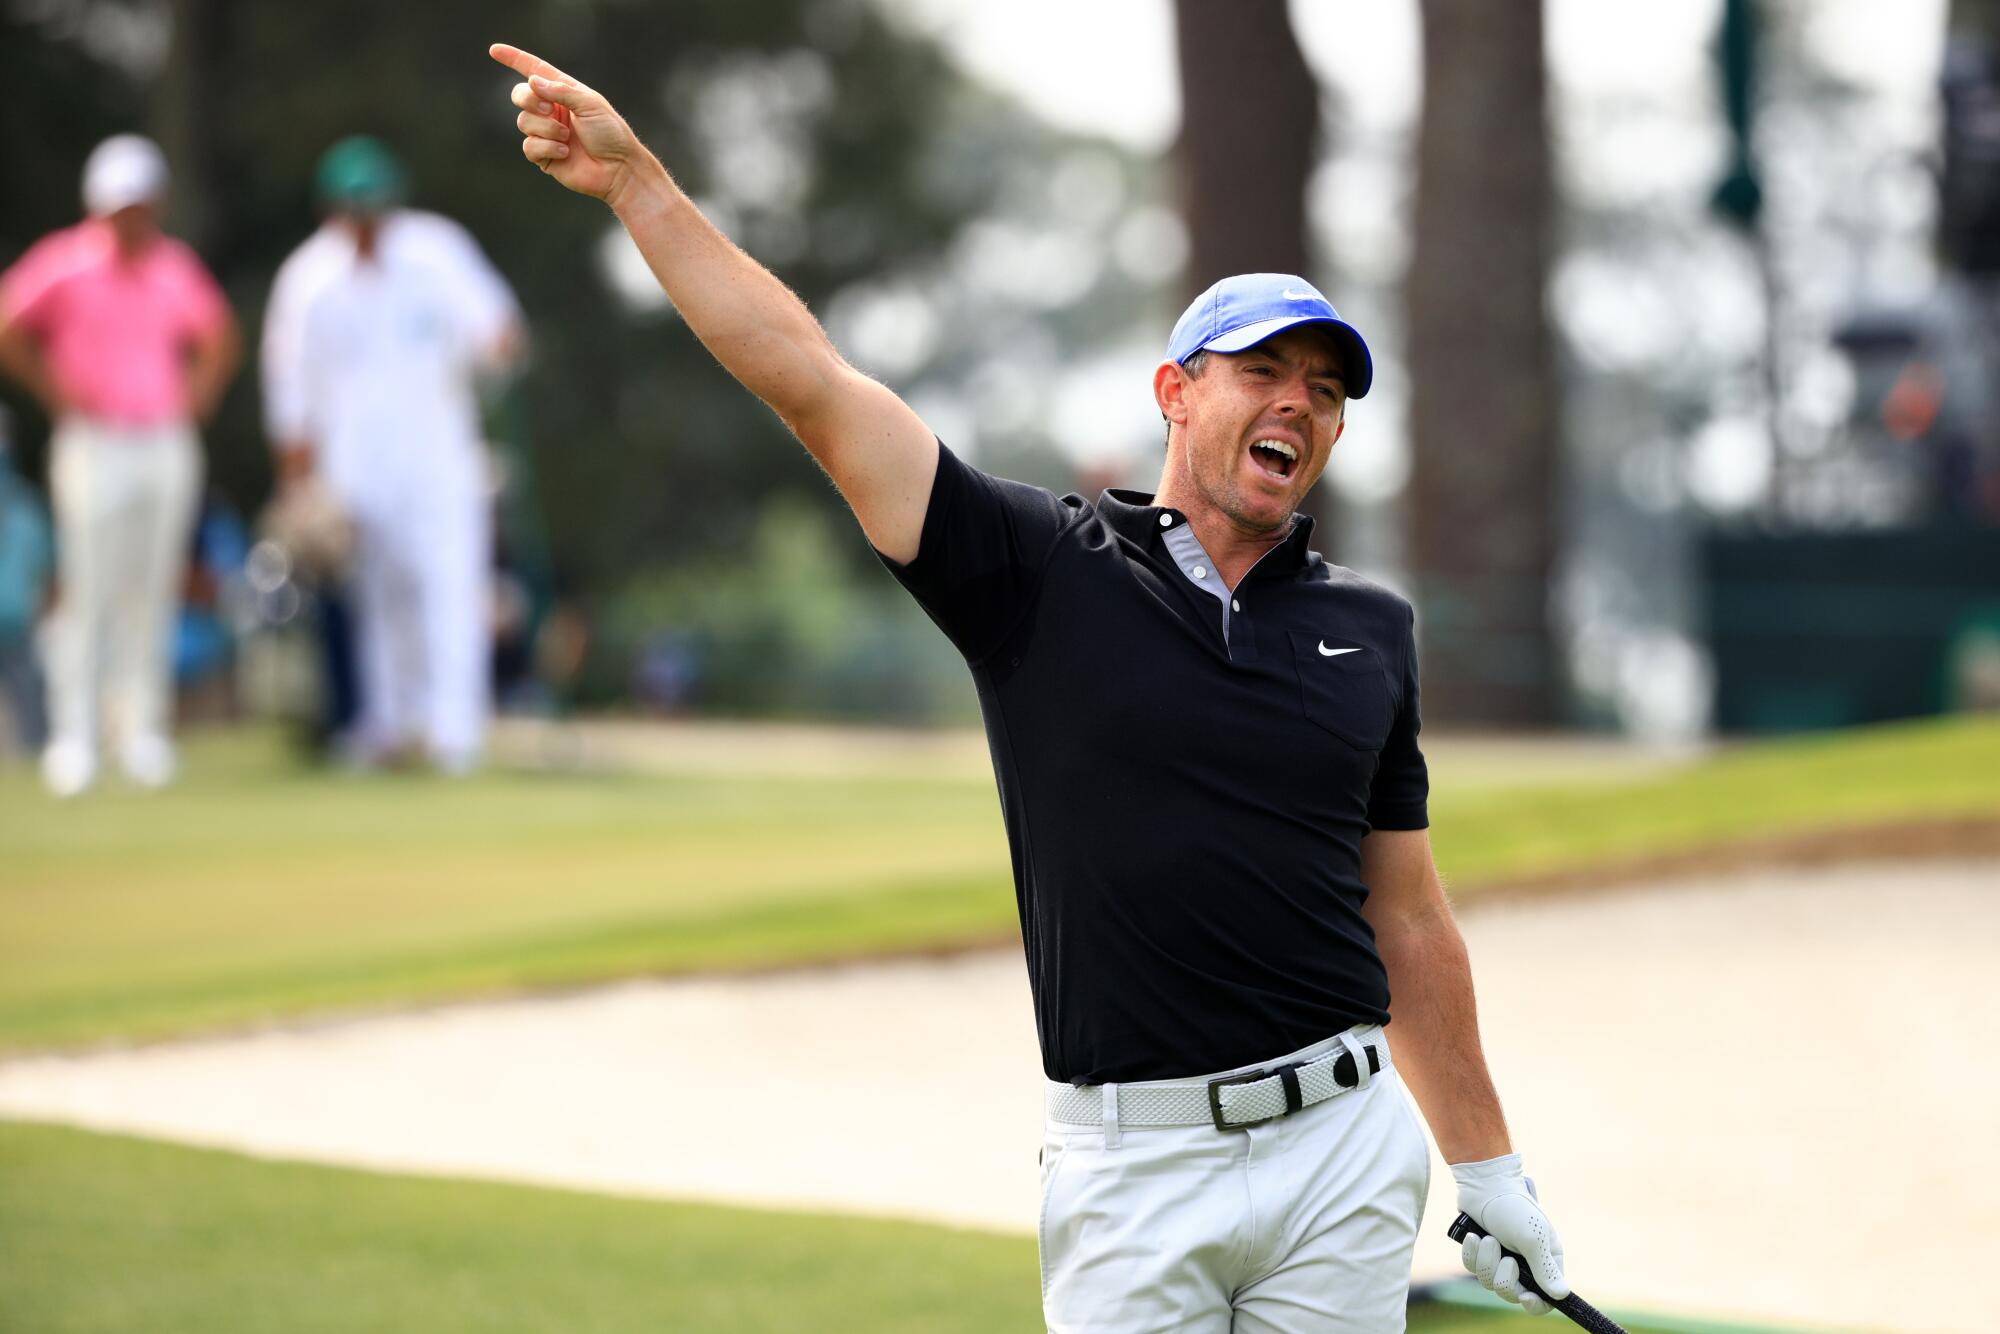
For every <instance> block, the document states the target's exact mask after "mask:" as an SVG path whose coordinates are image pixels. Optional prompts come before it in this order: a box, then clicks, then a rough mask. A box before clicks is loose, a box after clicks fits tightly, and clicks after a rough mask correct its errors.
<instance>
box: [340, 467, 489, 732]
mask: <svg viewBox="0 0 2000 1334" xmlns="http://www.w3.org/2000/svg"><path fill="white" fill-rule="evenodd" d="M353 509H354V512H355V517H356V520H357V522H358V525H359V527H358V531H357V537H358V540H357V542H356V544H355V567H354V582H353V589H354V603H355V613H356V627H355V634H356V639H357V641H358V651H359V655H360V668H361V721H360V737H359V740H360V741H361V743H362V746H363V748H364V749H367V750H373V751H383V750H387V749H390V748H392V747H396V746H400V745H403V744H404V743H406V742H412V741H420V742H422V743H423V745H424V746H425V748H426V749H428V750H429V751H430V753H431V756H432V758H433V759H435V760H436V761H437V762H438V763H440V764H442V765H444V766H445V767H447V768H462V767H464V766H466V765H469V764H471V763H472V762H473V761H474V760H475V759H477V758H478V755H479V752H480V749H481V747H482V745H483V744H484V741H485V736H486V721H487V715H488V713H489V711H490V708H489V695H490V693H491V691H490V688H489V679H490V670H491V669H490V655H491V640H492V631H491V622H492V614H493V613H492V589H491V573H490V571H491V565H492V552H491V545H492V538H491V529H492V524H491V520H490V518H489V517H488V514H487V508H486V497H485V495H484V494H483V492H482V491H481V490H480V488H479V487H478V485H477V484H476V483H474V482H472V481H467V482H465V483H464V484H463V485H447V486H433V487H422V486H413V487H411V488H408V489H407V490H406V491H405V492H404V493H402V494H400V495H376V496H372V497H368V498H366V499H363V500H361V501H360V502H359V503H356V504H354V506H353Z"/></svg>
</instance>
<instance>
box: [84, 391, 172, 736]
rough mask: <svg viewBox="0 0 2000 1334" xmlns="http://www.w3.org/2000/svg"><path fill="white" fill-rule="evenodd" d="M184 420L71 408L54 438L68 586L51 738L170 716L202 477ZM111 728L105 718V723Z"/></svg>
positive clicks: (126, 731)
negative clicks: (109, 416)
mask: <svg viewBox="0 0 2000 1334" xmlns="http://www.w3.org/2000/svg"><path fill="white" fill-rule="evenodd" d="M201 472H202V464H201V446H200V444H199V443H198V442H197V441H196V439H195V434H194V430H193V428H192V427H190V426H188V425H187V424H185V423H182V422H174V423H168V424H164V425H159V426H146V427H127V426H117V425H113V424H110V423H106V422H98V421H90V420H87V419H84V418H79V417H69V418H65V419H64V420H63V421H62V422H60V423H59V424H58V425H57V427H56V430H55V436H54V439H53V440H52V442H51V447H50V460H49V482H50V491H51V493H52V498H53V500H54V510H55V520H56V562H57V570H58V572H59V575H60V585H59V586H60V589H61V595H60V598H59V600H58V602H57V606H56V614H55V617H54V620H53V622H52V623H51V625H50V627H49V638H48V652H49V663H48V668H49V672H48V677H49V705H50V707H49V715H50V716H49V723H50V739H51V740H52V741H53V742H54V743H56V744H64V743H73V744H75V745H79V746H83V747H86V748H89V749H91V750H95V749H96V747H97V746H98V744H99V743H100V742H101V741H103V740H104V739H105V736H104V733H105V732H106V730H109V731H110V732H111V734H112V735H113V736H115V737H116V739H117V740H118V741H119V742H121V743H129V742H131V741H133V740H134V739H137V738H141V737H152V736H164V735H166V733H167V731H168V729H169V727H170V726H171V724H172V699H173V693H172V692H173V658H172V646H173V639H172V636H173V618H174V615H175V613H176V612H177V611H178V610H179V608H180V598H181V582H182V579H183V578H184V576H185V570H186V566H187V554H188V542H189V538H190V535H191V533H192V531H193V527H194V519H195V510H196V505H197V501H198V499H199V496H200V489H201ZM107 724H108V725H109V726H108V729H107V726H106V725H107Z"/></svg>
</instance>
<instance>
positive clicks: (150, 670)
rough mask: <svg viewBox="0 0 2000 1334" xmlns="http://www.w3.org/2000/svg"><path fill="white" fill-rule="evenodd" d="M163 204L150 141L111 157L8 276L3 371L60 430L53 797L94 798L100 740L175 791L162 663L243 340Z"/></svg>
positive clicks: (2, 286)
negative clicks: (208, 428) (73, 212)
mask: <svg viewBox="0 0 2000 1334" xmlns="http://www.w3.org/2000/svg"><path fill="white" fill-rule="evenodd" d="M166 188H167V163H166V159H165V158H164V157H163V156H162V155H161V153H160V150H159V148H158V147H157V146H156V145H155V144H154V143H153V142H152V141H151V140H149V139H143V138H140V137H139V136H138V135H131V134H121V135H116V136H114V137H112V138H110V139H107V140H105V141H104V142H103V143H101V144H99V145H98V146H97V148H96V149H95V150H94V151H93V152H92V153H91V155H90V159H89V161H88V162H87V163H86V164H85V166H84V173H83V203H84V211H85V213H86V214H87V215H88V216H87V217H86V218H85V219H84V221H83V222H81V223H79V224H77V225H76V226H74V227H69V228H66V229H64V230H62V231H59V232H55V233H52V234H51V235H49V236H46V237H44V238H43V239H42V240H40V241H38V242H36V243H35V244H34V245H33V246H31V247H29V249H28V252H27V253H26V254H24V255H23V256H22V257H21V258H20V259H19V260H18V261H17V262H16V263H15V264H14V266H13V267H12V268H11V269H9V270H8V271H7V272H6V273H5V274H4V275H0V367H4V368H5V369H6V371H7V372H8V373H9V374H10V375H12V376H14V377H15V378H16V379H18V380H20V381H21V382H22V383H23V384H25V385H26V386H27V387H28V388H29V390H30V391H32V392H33V393H34V394H35V396H36V397H38V398H39V399H41V401H42V402H43V404H44V405H45V406H46V407H47V409H48V413H49V418H50V420H51V421H53V422H54V423H55V431H54V439H53V441H52V443H51V447H50V457H49V483H50V490H51V492H52V493H53V497H54V504H55V521H56V537H57V558H58V567H59V571H60V577H61V596H60V599H59V601H58V603H57V607H56V616H55V621H54V623H53V625H52V626H51V628H50V648H49V661H48V663H47V667H48V674H49V700H50V705H51V708H50V712H51V714H52V715H53V723H54V729H53V730H54V735H53V738H52V740H51V741H50V743H49V746H48V748H47V750H46V751H44V752H43V756H42V775H43V778H44V779H45V780H46V781H47V783H48V786H49V790H50V791H52V792H54V793H55V794H56V795H58V796H73V795H75V794H76V793H79V792H81V791H83V790H84V789H85V788H87V787H89V786H90V784H91V782H92V781H93V780H94V779H95V777H96V773H97V751H98V745H99V742H100V740H102V739H104V735H103V734H104V733H105V732H107V731H108V732H109V733H110V735H112V736H115V738H116V740H117V742H118V757H119V760H120V762H121V764H122V765H123V766H124V769H125V772H126V774H127V775H128V776H129V777H130V778H132V780H133V781H135V782H137V783H140V784H143V785H145V786H148V787H157V786H160V785H161V784H164V783H166V782H168V781H169V780H170V779H172V777H173V774H174V767H175V763H174V751H173V746H172V743H171V742H170V741H169V740H168V732H169V729H170V727H171V725H172V718H171V716H170V709H171V705H172V695H171V693H170V689H169V685H170V679H169V668H170V663H169V657H168V652H169V645H170V642H171V634H172V625H173V611H174V603H175V599H176V598H177V597H178V595H179V593H180V588H181V569H182V564H183V561H184V560H185V558H186V552H187V545H188V532H189V527H190V525H191V524H192V522H193V520H194V507H195V501H196V498H197V497H198V496H199V495H200V491H201V474H202V458H201V445H200V442H199V440H198V438H197V436H196V425H197V423H202V422H206V421H207V420H208V418H209V416H210V415H211V414H212V413H213V411H214V409H215V406H216V403H217V401H218V400H219V399H220V398H221V397H222V391H223V389H224V388H225V387H226V386H227V384H228V382H229V377H230V375H231V374H232V373H233V372H234V370H235V368H236V362H237V353H238V340H237V334H236V324H235V321H234V319H233V318H232V317H231V315H230V312H229V306H228V303H227V302H226V301H225V300H224V298H223V295H222V291H221V289H220V288H219V287H218V286H217V285H216V283H215V279H214V278H212V277H210V276H209V272H208V270H207V269H206V268H204V267H203V266H202V263H201V261H200V260H199V259H197V258H196V257H195V254H194V252H193V251H192V250H190V249H188V247H187V246H185V245H183V244H181V243H180V242H179V241H176V240H174V239H172V238H171V237H168V236H166V235H165V234H164V233H162V232H161V230H160V222H159V207H160V204H161V201H162V199H163V197H164V195H165V193H166ZM107 724H108V725H109V726H108V728H107V727H106V726H105V725H107Z"/></svg>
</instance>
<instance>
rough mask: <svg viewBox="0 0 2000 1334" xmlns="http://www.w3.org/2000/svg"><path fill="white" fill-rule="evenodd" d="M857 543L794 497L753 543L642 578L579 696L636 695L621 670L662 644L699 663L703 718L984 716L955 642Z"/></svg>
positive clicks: (610, 610)
mask: <svg viewBox="0 0 2000 1334" xmlns="http://www.w3.org/2000/svg"><path fill="white" fill-rule="evenodd" d="M857 541H860V542H862V543H864V544H865V539H860V538H858V536H857V535H856V530H855V528H854V525H853V523H852V522H851V521H849V520H846V519H837V518H835V517H833V516H830V515H829V514H828V513H827V512H826V509H825V508H824V507H823V506H811V505H807V504H805V503H804V502H802V501H801V500H799V499H798V498H796V497H786V498H783V499H780V500H778V501H776V502H774V503H772V504H769V505H766V506H765V507H764V509H763V511H762V513H761V514H759V515H758V517H757V522H756V526H755V528H754V529H753V531H752V532H751V534H750V538H749V541H748V543H747V545H746V546H745V547H744V548H743V549H741V550H728V551H723V552H706V553H703V554H702V555H701V556H700V557H699V558H697V559H695V560H691V561H688V562H685V563H680V564H675V565H671V566H663V567H660V568H658V569H655V570H652V571H648V572H642V573H640V574H638V575H636V576H635V577H634V578H632V579H631V580H629V581H628V582H627V583H626V584H625V585H624V586H623V587H622V588H621V589H620V590H619V592H618V593H617V594H616V595H615V596H614V598H613V599H612V600H611V601H610V602H609V603H608V605H607V606H606V614H605V616H604V617H603V623H602V626H601V633H602V642H601V643H600V645H599V647H598V649H597V651H596V652H595V653H594V654H593V655H592V661H593V663H594V664H595V671H596V673H597V675H596V676H595V677H594V678H587V679H586V680H584V681H583V682H581V683H580V685H579V693H580V694H582V695H583V696H584V697H585V698H591V697H597V698H600V699H609V698H614V697H617V696H619V695H622V694H624V693H625V692H626V691H627V689H628V688H629V687H630V685H631V683H630V682H629V681H627V680H624V679H613V678H612V677H611V676H610V673H611V672H613V671H617V670H619V669H621V668H622V667H623V666H624V664H627V663H630V662H633V661H635V660H640V661H643V660H644V658H645V656H646V654H647V650H648V646H652V648H653V649H654V651H655V652H660V653H666V654H672V655H675V656H677V657H681V658H684V659H685V663H684V666H685V669H686V670H687V672H688V673H689V678H690V679H689V681H688V684H687V691H688V694H687V698H686V699H685V700H684V701H682V704H683V706H684V707H686V708H689V709H693V710H696V711H699V712H705V713H725V714H730V715H736V716H741V715H755V716H760V717H761V716H770V715H779V716H803V717H823V718H842V717H846V718H869V719H877V720H882V721H889V722H898V723H935V722H960V723H966V722H975V721H977V719H978V705H977V702H976V700H975V699H974V696H973V692H972V684H971V682H970V681H969V680H968V679H967V677H966V674H965V672H964V669H963V667H962V664H961V663H960V660H959V658H958V655H957V653H956V652H955V651H954V650H953V649H952V647H951V645H950V643H949V642H948V641H947V640H946V639H945V638H944V637H943V636H942V635H941V634H939V633H938V631H937V629H936V627H934V626H933V625H932V624H931V623H930V621H929V620H928V619H927V618H926V617H925V616H924V614H923V612H922V611H921V610H920V609H919V608H918V607H917V605H916V604H915V603H914V602H913V601H911V599H910V598H909V597H908V596H907V595H905V594H904V593H903V592H902V590H901V589H900V588H898V587H897V586H896V585H895V584H893V583H891V582H890V581H889V580H888V579H887V578H880V579H857V578H855V577H854V576H853V574H852V573H851V565H850V562H851V560H852V554H851V553H852V548H853V547H854V546H855V545H856V543H857ZM635 693H639V694H641V695H642V696H643V692H642V691H641V692H635Z"/></svg>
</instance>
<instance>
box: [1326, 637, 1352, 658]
mask: <svg viewBox="0 0 2000 1334" xmlns="http://www.w3.org/2000/svg"><path fill="white" fill-rule="evenodd" d="M1319 651H1320V652H1321V653H1322V654H1324V655H1326V656H1327V657H1329V658H1337V657H1339V656H1340V655H1341V654H1343V653H1359V652H1360V651H1361V650H1360V649H1358V648H1328V647H1327V646H1326V641H1325V640H1324V639H1322V640H1320V641H1319Z"/></svg>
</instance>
